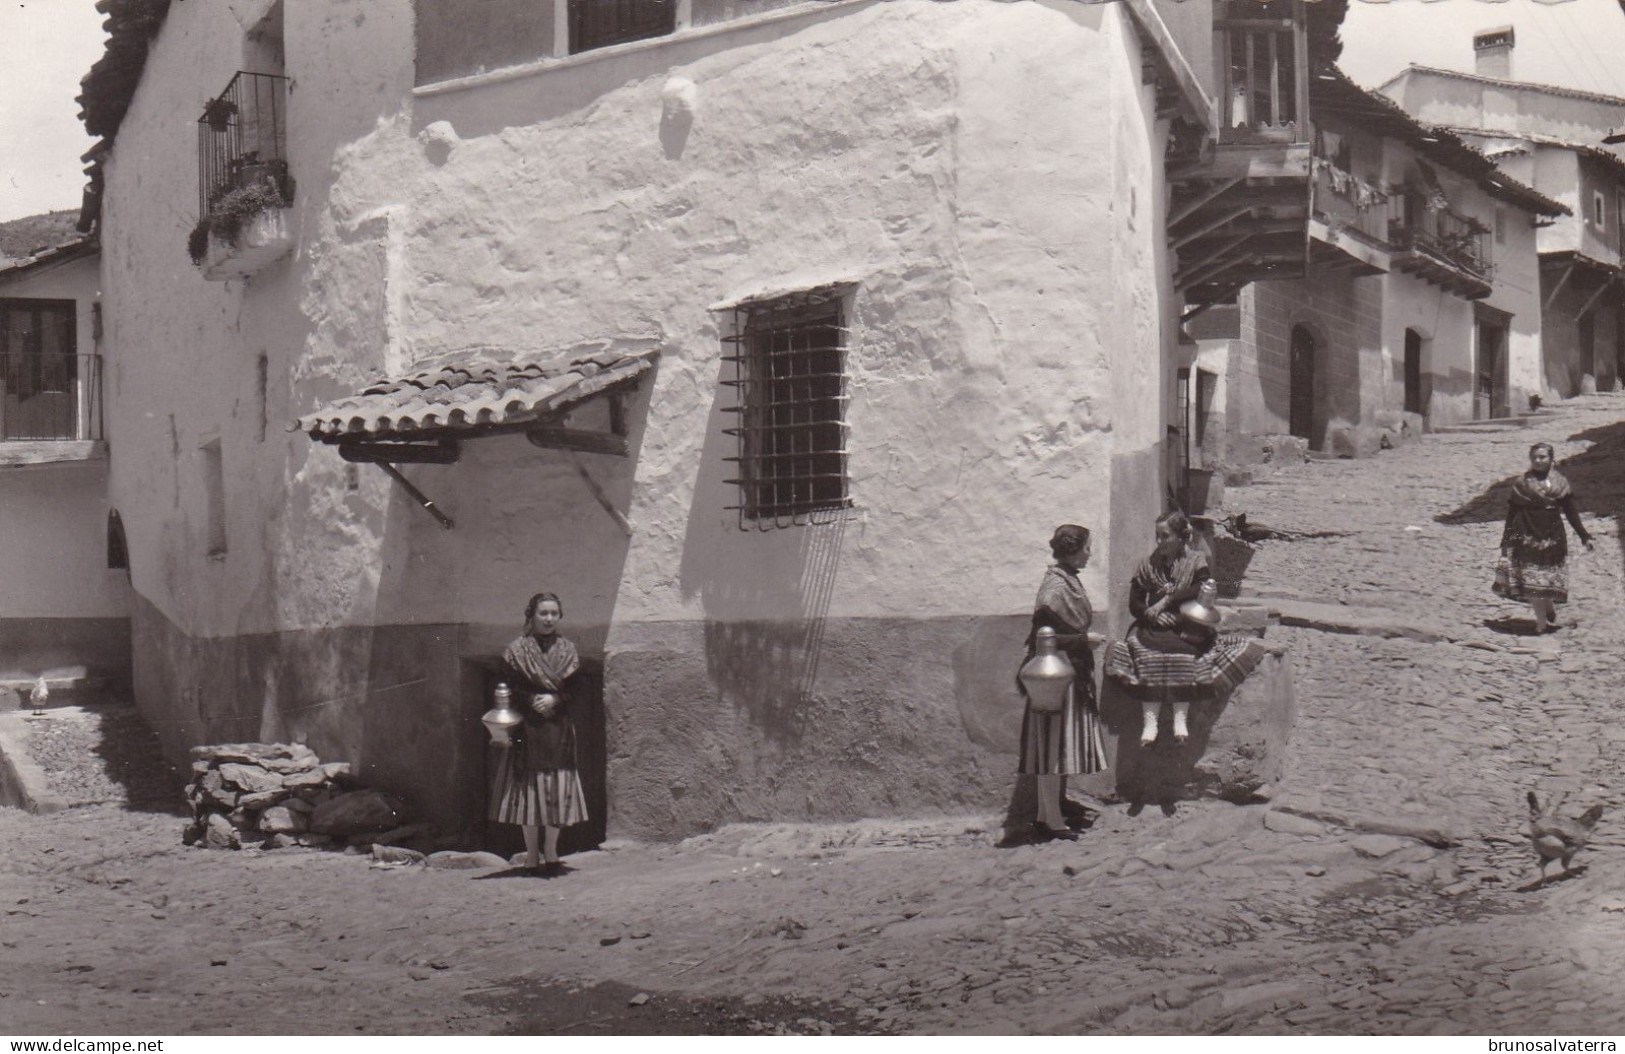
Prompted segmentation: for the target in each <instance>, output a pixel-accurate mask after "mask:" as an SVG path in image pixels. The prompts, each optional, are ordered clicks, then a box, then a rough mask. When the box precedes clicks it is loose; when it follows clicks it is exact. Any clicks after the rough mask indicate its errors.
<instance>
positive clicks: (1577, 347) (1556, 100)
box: [1381, 42, 1625, 399]
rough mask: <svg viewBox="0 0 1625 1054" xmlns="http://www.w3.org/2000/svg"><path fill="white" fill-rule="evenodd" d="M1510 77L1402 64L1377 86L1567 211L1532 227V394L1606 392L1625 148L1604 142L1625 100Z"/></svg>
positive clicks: (1618, 277) (1620, 321)
mask: <svg viewBox="0 0 1625 1054" xmlns="http://www.w3.org/2000/svg"><path fill="white" fill-rule="evenodd" d="M1492 50H1493V49H1481V51H1480V54H1485V53H1487V52H1490V51H1492ZM1504 50H1506V51H1511V44H1510V42H1509V43H1507V44H1506V45H1504ZM1491 68H1495V67H1491ZM1497 72H1500V70H1499V69H1497ZM1510 73H1511V70H1510V69H1509V70H1507V76H1490V75H1488V74H1484V73H1462V72H1456V71H1446V70H1437V69H1430V68H1425V67H1419V66H1413V67H1410V68H1408V69H1406V70H1405V71H1404V72H1402V73H1400V74H1399V75H1398V76H1396V77H1394V78H1393V79H1392V80H1391V81H1389V82H1388V83H1387V84H1385V85H1384V86H1383V87H1382V89H1381V90H1382V91H1383V92H1384V93H1386V94H1388V95H1390V96H1392V97H1393V98H1394V99H1395V100H1396V101H1397V102H1398V103H1399V104H1400V105H1401V106H1403V107H1404V108H1405V109H1406V110H1408V111H1409V112H1411V113H1413V114H1415V115H1416V116H1417V117H1418V118H1419V119H1420V120H1423V121H1427V122H1434V123H1439V124H1443V125H1447V126H1448V127H1450V128H1451V129H1453V130H1454V131H1456V132H1457V133H1458V134H1460V135H1461V136H1462V137H1463V138H1464V139H1466V140H1468V141H1469V142H1472V143H1474V144H1475V145H1477V146H1478V147H1480V148H1481V149H1482V150H1484V151H1485V152H1486V153H1488V154H1490V155H1491V156H1493V157H1494V158H1495V161H1496V163H1497V164H1498V165H1499V166H1500V167H1501V169H1502V170H1503V171H1505V172H1506V173H1507V174H1508V175H1509V176H1511V177H1513V178H1516V179H1520V180H1522V181H1524V182H1526V183H1529V184H1531V185H1532V186H1534V187H1535V188H1536V189H1537V190H1539V191H1541V193H1543V194H1545V195H1546V196H1548V197H1550V198H1553V199H1555V200H1556V201H1559V202H1561V203H1562V204H1563V205H1564V206H1566V207H1567V209H1568V214H1567V215H1565V216H1563V217H1561V218H1559V219H1557V220H1556V221H1555V222H1553V223H1551V224H1549V225H1547V226H1545V227H1543V228H1542V229H1541V230H1540V231H1539V232H1538V247H1539V253H1540V291H1541V305H1542V312H1543V321H1542V331H1543V348H1542V352H1543V368H1542V389H1541V390H1542V391H1543V392H1544V394H1545V395H1546V397H1547V398H1549V399H1550V398H1563V397H1568V396H1573V395H1577V394H1579V393H1580V392H1582V391H1584V390H1587V389H1590V390H1595V389H1596V387H1602V388H1613V387H1614V386H1615V385H1616V384H1618V383H1619V381H1620V378H1621V376H1622V375H1625V285H1622V275H1625V270H1622V264H1625V233H1622V231H1625V228H1622V225H1621V224H1622V220H1625V154H1621V153H1620V150H1621V147H1620V146H1619V145H1618V144H1612V145H1610V144H1609V143H1607V142H1606V140H1607V139H1608V137H1609V133H1610V132H1612V131H1613V130H1614V129H1616V128H1619V127H1620V125H1621V124H1625V98H1620V97H1616V96H1609V95H1599V94H1596V93H1592V92H1582V91H1577V90H1574V89H1570V88H1560V87H1554V86H1549V85H1541V84H1529V83H1524V82H1522V81H1516V80H1511V79H1509V77H1510Z"/></svg>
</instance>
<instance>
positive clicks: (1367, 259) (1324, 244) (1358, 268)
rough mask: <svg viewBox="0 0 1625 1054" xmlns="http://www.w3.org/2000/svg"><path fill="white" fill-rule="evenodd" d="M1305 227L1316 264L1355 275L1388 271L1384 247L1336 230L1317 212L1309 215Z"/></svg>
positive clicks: (1387, 257)
mask: <svg viewBox="0 0 1625 1054" xmlns="http://www.w3.org/2000/svg"><path fill="white" fill-rule="evenodd" d="M1308 229H1309V238H1310V242H1311V246H1310V252H1311V259H1312V260H1313V261H1314V262H1315V265H1316V266H1317V267H1330V268H1333V269H1336V270H1344V269H1347V270H1349V271H1352V272H1355V273H1356V275H1357V276H1363V275H1373V274H1386V273H1387V272H1388V268H1389V256H1388V251H1387V250H1386V249H1380V248H1378V247H1376V246H1374V245H1371V244H1369V243H1368V242H1366V241H1365V240H1363V239H1361V238H1359V237H1357V236H1355V235H1352V234H1349V233H1348V232H1346V231H1343V230H1339V229H1337V228H1335V227H1333V226H1331V225H1330V224H1328V223H1327V222H1326V221H1325V220H1323V219H1321V218H1320V217H1318V216H1311V217H1310V218H1309V221H1308ZM1317 249H1318V250H1319V251H1317Z"/></svg>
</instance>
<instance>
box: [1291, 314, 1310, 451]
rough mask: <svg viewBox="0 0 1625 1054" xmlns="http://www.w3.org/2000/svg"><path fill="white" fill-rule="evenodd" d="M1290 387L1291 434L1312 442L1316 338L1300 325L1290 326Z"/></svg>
mask: <svg viewBox="0 0 1625 1054" xmlns="http://www.w3.org/2000/svg"><path fill="white" fill-rule="evenodd" d="M1290 384H1291V387H1292V408H1291V411H1290V413H1291V419H1290V422H1289V424H1288V427H1289V428H1290V429H1291V431H1292V434H1293V435H1295V436H1300V437H1302V438H1304V439H1307V440H1309V441H1310V443H1313V442H1314V439H1315V338H1314V336H1313V335H1312V334H1311V333H1310V332H1309V331H1308V330H1307V329H1305V328H1303V327H1302V326H1293V327H1292V363H1291V375H1290Z"/></svg>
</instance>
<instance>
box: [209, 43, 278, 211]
mask: <svg viewBox="0 0 1625 1054" xmlns="http://www.w3.org/2000/svg"><path fill="white" fill-rule="evenodd" d="M287 116H288V78H286V77H281V76H277V75H276V74H273V73H247V72H239V73H238V74H237V75H236V76H234V77H232V78H231V83H230V84H227V85H226V90H225V91H223V92H221V93H220V94H219V95H218V96H216V97H215V98H213V99H210V100H209V102H208V105H206V106H204V108H203V116H201V117H199V118H198V121H197V169H198V171H197V175H198V180H197V184H198V213H199V215H201V216H208V215H209V213H211V212H212V211H214V209H215V207H216V206H217V205H219V204H220V203H221V200H222V199H223V198H225V196H226V195H227V194H230V193H231V192H232V191H235V190H246V189H248V188H250V187H255V186H262V185H263V186H265V187H268V188H269V189H271V190H274V191H275V192H276V195H277V196H278V197H280V199H281V201H282V204H283V205H284V206H287V205H291V204H292V203H293V178H292V177H291V176H290V175H289V173H288V129H287Z"/></svg>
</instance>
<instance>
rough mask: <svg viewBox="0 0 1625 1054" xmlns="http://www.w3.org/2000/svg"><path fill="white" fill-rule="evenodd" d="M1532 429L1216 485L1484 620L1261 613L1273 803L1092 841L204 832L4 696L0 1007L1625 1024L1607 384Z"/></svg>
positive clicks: (267, 1019) (1272, 1025)
mask: <svg viewBox="0 0 1625 1054" xmlns="http://www.w3.org/2000/svg"><path fill="white" fill-rule="evenodd" d="M1541 431H1542V434H1540V435H1533V434H1532V431H1531V430H1516V431H1510V432H1508V433H1507V434H1505V435H1499V434H1495V435H1483V436H1441V437H1429V439H1427V440H1426V441H1424V442H1423V443H1421V444H1417V445H1414V446H1409V447H1406V448H1403V449H1400V450H1397V451H1393V452H1389V453H1385V454H1384V455H1382V457H1380V458H1377V459H1373V460H1371V461H1369V462H1340V463H1334V464H1329V465H1317V464H1311V465H1306V466H1301V467H1300V468H1299V469H1297V470H1296V471H1295V472H1290V473H1289V472H1283V473H1280V474H1278V475H1277V476H1275V477H1272V478H1271V480H1270V481H1268V483H1266V484H1264V485H1261V486H1259V487H1255V488H1246V490H1244V491H1238V493H1236V494H1233V495H1232V496H1231V499H1230V502H1231V504H1232V505H1234V506H1239V507H1244V508H1248V509H1251V510H1252V511H1253V513H1254V514H1255V517H1256V519H1258V520H1261V521H1264V522H1268V523H1271V524H1272V525H1275V526H1279V527H1283V528H1289V529H1293V530H1307V529H1310V528H1313V527H1314V526H1315V525H1316V524H1324V522H1327V521H1328V518H1329V517H1336V522H1337V524H1338V527H1339V530H1340V531H1341V532H1342V533H1341V534H1339V535H1338V536H1336V537H1326V538H1319V539H1316V540H1314V541H1313V542H1269V543H1266V544H1265V545H1264V547H1263V548H1262V549H1261V550H1260V551H1259V553H1258V556H1257V559H1256V560H1255V561H1254V564H1253V567H1252V568H1251V569H1250V570H1249V584H1250V586H1251V587H1252V588H1254V589H1258V590H1273V591H1276V592H1278V593H1285V592H1286V591H1289V590H1297V591H1299V592H1300V593H1301V594H1303V595H1308V596H1315V597H1331V598H1333V599H1334V600H1335V599H1342V600H1343V601H1344V603H1346V604H1348V605H1350V606H1351V607H1361V609H1362V610H1369V611H1380V612H1384V613H1385V614H1384V616H1383V617H1385V618H1386V617H1390V616H1391V617H1393V618H1394V619H1396V620H1399V621H1403V620H1404V619H1411V620H1413V621H1415V620H1423V619H1435V620H1439V619H1450V618H1454V619H1455V620H1456V621H1457V622H1459V623H1461V624H1462V625H1464V626H1466V627H1467V628H1466V629H1465V630H1463V631H1461V632H1460V633H1459V634H1457V635H1456V636H1455V637H1453V638H1451V639H1440V638H1439V636H1438V634H1429V633H1424V634H1420V635H1415V636H1406V635H1404V634H1398V635H1394V636H1390V637H1360V636H1349V635H1341V634H1335V633H1330V632H1324V631H1322V630H1319V629H1316V628H1314V627H1310V626H1298V627H1276V628H1272V629H1271V631H1270V635H1271V637H1272V639H1277V640H1280V641H1281V642H1283V643H1285V644H1286V645H1287V647H1288V654H1289V656H1290V658H1291V661H1292V662H1293V665H1294V670H1295V675H1296V678H1297V682H1298V685H1299V703H1300V709H1301V714H1300V719H1299V726H1298V729H1297V731H1296V733H1295V739H1294V744H1293V755H1292V762H1291V764H1290V766H1289V770H1288V775H1287V778H1286V779H1285V780H1284V781H1283V783H1282V785H1281V786H1280V787H1278V788H1276V790H1275V794H1274V796H1273V797H1272V799H1271V800H1270V801H1269V802H1268V803H1265V804H1255V805H1247V806H1237V805H1230V804H1226V803H1221V802H1190V803H1183V804H1181V805H1180V806H1179V807H1178V808H1177V809H1176V810H1175V811H1174V813H1173V814H1172V815H1164V814H1163V813H1161V812H1160V811H1158V810H1156V809H1150V810H1146V811H1144V812H1142V813H1139V814H1138V815H1131V814H1130V810H1128V809H1126V808H1124V807H1122V806H1119V805H1110V806H1107V807H1105V808H1103V809H1100V810H1095V811H1091V812H1089V813H1088V816H1087V818H1088V825H1087V828H1086V829H1085V830H1083V831H1082V833H1081V837H1080V838H1079V840H1078V841H1077V842H1053V843H1050V844H1045V845H1024V846H1018V847H1014V848H1002V849H1001V848H998V847H996V846H995V844H994V843H995V840H996V838H997V836H998V831H999V826H998V825H999V821H1000V819H1001V817H999V816H997V815H995V814H994V813H992V812H991V811H990V812H989V814H987V815H980V816H960V817H939V818H930V819H920V820H901V819H892V820H869V821H862V822H855V823H848V824H827V825H792V824H763V825H741V826H735V827H729V828H725V829H723V830H721V831H718V832H715V833H712V834H708V835H704V836H700V837H697V838H692V839H689V840H687V841H685V842H682V843H679V844H675V845H651V844H634V843H627V842H615V841H612V842H610V843H608V844H606V845H605V847H604V848H603V849H602V850H600V851H595V852H589V853H582V854H577V855H575V856H573V857H571V858H570V865H571V870H570V871H568V872H567V873H565V874H563V875H561V876H558V877H554V878H545V879H544V878H539V877H532V876H529V875H525V874H522V873H520V872H518V871H517V870H516V869H512V868H509V869H500V870H495V871H454V870H431V869H427V868H423V867H381V866H375V865H374V863H373V862H372V861H371V860H370V858H368V857H365V856H347V855H343V854H340V853H335V852H327V851H319V850H307V849H298V848H293V849H282V850H274V851H242V852H232V851H210V850H205V849H200V848H188V847H185V846H183V845H182V844H181V840H180V832H181V828H182V824H183V819H182V817H181V815H180V814H179V812H178V809H176V808H175V806H177V805H178V804H179V801H180V798H179V784H180V779H179V776H178V775H177V774H175V773H173V772H168V771H164V770H162V768H161V767H159V766H154V765H152V764H151V763H150V760H151V754H150V751H148V750H146V749H145V748H144V746H143V744H144V743H145V742H146V741H145V740H143V738H142V737H143V735H144V734H145V733H144V731H143V730H142V729H141V728H140V727H139V722H138V721H135V719H134V717H133V713H132V712H130V711H128V710H122V711H118V710H114V711H102V712H92V711H83V712H80V713H77V714H73V715H70V714H68V712H66V711H64V712H63V713H61V714H60V715H59V714H56V713H53V714H51V715H49V716H47V717H44V718H39V719H31V718H23V717H21V716H19V715H12V716H11V717H10V718H9V720H12V721H29V720H38V721H41V722H53V721H54V722H64V723H71V724H73V726H74V727H71V728H70V727H67V725H66V724H64V725H63V727H62V728H59V729H57V730H56V731H53V732H51V733H49V734H47V733H45V732H43V731H40V732H38V733H37V738H38V739H39V740H40V741H41V742H42V743H44V745H43V746H42V747H41V748H40V751H39V752H40V754H41V763H42V765H44V766H45V767H47V768H51V769H54V770H57V771H58V773H59V775H58V778H59V779H60V781H61V787H62V788H63V789H64V790H68V791H72V792H73V793H74V794H75V795H77V797H76V799H75V800H78V801H82V802H84V804H79V805H76V806H75V807H73V808H69V809H67V810H65V811H62V812H57V813H54V814H50V815H30V814H26V813H23V812H21V811H20V810H17V809H10V808H0V845H3V846H4V847H5V852H4V853H3V854H0V912H4V926H3V928H0V959H3V961H4V963H5V964H6V967H7V968H6V969H5V970H4V972H3V973H0V1022H4V1024H3V1026H0V1027H3V1028H4V1029H5V1030H6V1031H7V1032H11V1033H15V1034H19V1035H37V1036H52V1035H57V1034H60V1033H61V1032H64V1031H69V1032H73V1033H78V1034H91V1033H97V1034H103V1033H114V1034H148V1033H151V1034H185V1035H192V1034H229V1033H238V1034H303V1033H311V1032H316V1033H350V1032H363V1033H374V1034H401V1033H404V1034H474V1035H484V1034H667V1035H679V1034H691V1033H694V1034H699V1033H704V1034H724V1033H738V1034H762V1033H769V1034H771V1033H780V1032H783V1033H793V1034H824V1033H832V1034H840V1035H850V1034H862V1033H890V1032H896V1033H919V1034H941V1033H987V1034H1004V1033H1048V1034H1054V1033H1095V1032H1101V1033H1115V1034H1170V1035H1206V1034H1341V1033H1352V1034H1404V1035H1429V1034H1492V1035H1510V1034H1520V1035H1526V1034H1531V1033H1534V1034H1543V1035H1551V1034H1556V1035H1574V1034H1590V1035H1607V1034H1619V1033H1621V1032H1625V1001H1621V1000H1620V999H1619V998H1618V993H1619V991H1620V990H1621V988H1622V987H1625V956H1621V955H1620V954H1619V949H1620V948H1622V947H1625V837H1622V835H1621V833H1620V832H1621V831H1622V830H1625V828H1622V827H1621V823H1622V821H1625V815H1622V807H1625V783H1622V782H1621V781H1620V779H1619V776H1618V772H1617V759H1618V750H1619V747H1620V744H1621V742H1622V741H1625V736H1622V734H1621V731H1620V729H1621V725H1620V723H1619V720H1618V703H1619V692H1620V684H1621V681H1620V677H1619V673H1618V670H1619V663H1620V661H1621V659H1622V658H1625V655H1622V648H1621V645H1620V643H1619V641H1620V637H1619V634H1618V631H1617V626H1618V624H1619V621H1618V620H1619V617H1620V616H1621V615H1622V614H1625V612H1622V611H1621V608H1622V605H1625V559H1622V556H1625V550H1622V549H1621V547H1620V537H1619V526H1618V523H1619V517H1618V516H1617V515H1616V514H1615V511H1614V510H1617V509H1620V508H1622V507H1625V501H1622V500H1621V497H1620V496H1621V495H1625V457H1621V456H1619V454H1620V453H1621V451H1622V450H1625V400H1622V399H1621V398H1620V397H1618V396H1610V397H1596V398H1593V399H1590V400H1577V401H1576V402H1575V404H1574V405H1572V406H1567V407H1565V408H1563V409H1562V411H1561V413H1560V415H1559V416H1558V417H1554V418H1552V419H1549V420H1547V421H1544V422H1543V424H1542V429H1541ZM1534 438H1552V439H1555V440H1558V441H1559V443H1558V445H1559V457H1560V459H1565V463H1566V464H1567V465H1571V466H1574V468H1573V471H1572V472H1571V475H1572V476H1578V477H1580V478H1579V479H1577V480H1576V483H1577V487H1579V485H1580V483H1581V482H1582V481H1583V482H1584V484H1585V487H1586V490H1585V491H1584V493H1587V494H1589V495H1590V497H1589V499H1588V500H1590V501H1591V502H1593V504H1592V505H1588V506H1587V507H1586V515H1587V520H1588V523H1589V524H1590V526H1591V529H1592V530H1593V531H1594V532H1595V533H1596V534H1597V536H1598V553H1597V554H1593V555H1592V556H1591V557H1588V558H1586V559H1579V558H1577V559H1576V561H1575V562H1574V566H1573V575H1574V583H1573V587H1572V589H1573V593H1574V603H1573V604H1571V605H1570V608H1569V609H1568V610H1567V611H1566V612H1565V613H1566V614H1569V615H1571V625H1570V626H1569V627H1567V628H1565V629H1564V630H1563V631H1562V632H1560V633H1559V634H1557V635H1555V636H1553V637H1551V638H1544V639H1541V640H1528V639H1526V635H1524V634H1521V633H1520V632H1518V628H1517V627H1516V626H1513V628H1512V629H1511V630H1508V629H1507V626H1508V625H1512V623H1515V621H1516V619H1515V616H1516V615H1517V612H1516V611H1515V610H1513V609H1512V608H1511V607H1510V606H1508V605H1505V604H1501V603H1500V602H1499V601H1497V600H1495V599H1494V598H1493V597H1489V596H1488V591H1487V583H1488V568H1489V566H1490V565H1491V563H1492V561H1493V544H1494V535H1495V532H1496V530H1497V525H1496V524H1495V522H1494V518H1493V516H1487V515H1474V514H1472V510H1473V509H1474V508H1475V507H1476V506H1475V505H1474V502H1475V500H1476V499H1477V498H1478V497H1479V496H1480V495H1481V493H1482V492H1483V491H1484V489H1485V488H1486V486H1488V484H1489V483H1491V482H1493V481H1495V480H1498V479H1500V478H1502V477H1503V476H1505V475H1508V474H1510V473H1511V472H1512V471H1514V470H1516V468H1517V466H1518V464H1519V462H1520V460H1521V457H1522V453H1521V452H1522V450H1523V448H1524V447H1525V446H1527V444H1528V442H1530V441H1532V440H1533V439H1534ZM1350 495H1356V496H1358V497H1359V500H1358V501H1351V500H1350V498H1349V496H1350ZM1462 510H1467V514H1466V515H1463V512H1462ZM1407 526H1416V527H1418V528H1419V530H1418V531H1413V532H1406V531H1404V528H1406V527H1407ZM1424 576H1425V577H1424ZM1418 581H1427V582H1428V583H1429V588H1428V591H1427V592H1428V594H1429V595H1430V596H1434V597H1435V598H1442V599H1435V600H1434V601H1432V602H1428V601H1427V599H1426V597H1423V596H1421V595H1420V593H1421V591H1419V590H1418V589H1417V588H1416V585H1415V584H1416V582H1418ZM1572 616H1577V618H1575V617H1572ZM1453 632H1454V631H1453ZM5 717H6V715H0V718H5ZM34 734H35V733H31V735H34ZM47 763H48V764H47ZM76 765H77V766H80V767H79V768H78V769H77V770H75V768H74V766H76ZM1532 787H1534V788H1538V789H1540V790H1541V792H1542V793H1543V794H1545V795H1547V796H1548V797H1564V798H1566V803H1565V809H1566V811H1567V812H1569V813H1571V814H1572V813H1578V812H1579V811H1580V810H1581V809H1583V808H1584V807H1585V806H1586V805H1587V804H1590V803H1592V802H1598V803H1603V804H1605V805H1606V807H1607V810H1608V811H1607V812H1606V813H1605V814H1604V818H1603V820H1602V822H1601V824H1599V826H1598V828H1597V831H1596V834H1595V838H1594V841H1593V844H1592V845H1591V846H1590V847H1589V848H1588V849H1586V850H1585V851H1584V852H1583V853H1582V855H1581V857H1580V858H1579V860H1578V863H1579V864H1580V865H1582V866H1581V868H1580V869H1579V870H1577V871H1576V873H1574V874H1572V875H1568V876H1563V877H1557V875H1556V872H1557V869H1556V868H1555V867H1554V868H1553V869H1552V874H1553V878H1552V880H1551V881H1548V882H1546V883H1545V884H1543V885H1538V886H1537V885H1535V884H1534V883H1533V882H1532V880H1533V879H1535V878H1536V868H1535V858H1534V855H1533V853H1532V852H1531V851H1530V848H1529V844H1528V841H1527V837H1526V834H1525V823H1526V812H1525V807H1524V804H1523V796H1524V793H1525V792H1526V791H1527V790H1528V789H1530V788H1532ZM98 799H104V800H99V801H98ZM1396 825H1397V826H1396ZM1430 831H1432V832H1437V833H1439V834H1442V835H1443V837H1435V836H1434V835H1432V834H1429V833H1428V832H1430ZM642 996H647V997H648V998H647V999H643V998H641V997H642Z"/></svg>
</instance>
